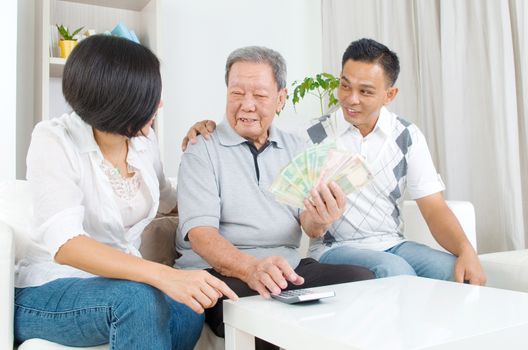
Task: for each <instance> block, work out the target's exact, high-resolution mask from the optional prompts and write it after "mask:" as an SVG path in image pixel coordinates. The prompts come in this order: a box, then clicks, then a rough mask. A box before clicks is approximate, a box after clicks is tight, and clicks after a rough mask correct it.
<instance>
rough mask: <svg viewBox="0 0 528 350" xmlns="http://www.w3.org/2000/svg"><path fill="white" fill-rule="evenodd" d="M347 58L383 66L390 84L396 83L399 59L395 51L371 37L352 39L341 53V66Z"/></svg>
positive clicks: (398, 72)
mask: <svg viewBox="0 0 528 350" xmlns="http://www.w3.org/2000/svg"><path fill="white" fill-rule="evenodd" d="M348 60H353V61H359V62H368V63H377V64H379V65H380V66H381V67H382V68H383V71H384V72H385V74H386V76H387V79H388V83H389V85H390V86H393V85H394V83H396V80H397V79H398V74H400V61H399V60H398V56H397V55H396V53H394V52H392V51H391V50H389V48H388V47H387V46H385V45H383V44H381V43H378V42H377V41H375V40H372V39H365V38H363V39H360V40H356V41H353V42H352V43H351V44H350V45H349V46H348V47H347V49H346V50H345V53H344V54H343V60H342V61H341V68H343V67H344V66H345V63H346V62H347V61H348Z"/></svg>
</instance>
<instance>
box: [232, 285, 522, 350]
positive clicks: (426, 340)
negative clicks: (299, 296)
mask: <svg viewBox="0 0 528 350" xmlns="http://www.w3.org/2000/svg"><path fill="white" fill-rule="evenodd" d="M315 289H318V288H315ZM319 289H333V290H335V292H336V297H334V298H328V299H324V300H321V301H319V302H317V303H315V304H308V305H302V304H297V305H288V304H283V303H280V302H278V301H276V300H265V299H263V298H261V297H260V296H254V297H247V298H241V299H240V300H239V301H237V302H232V301H224V322H225V329H226V339H225V340H226V350H234V349H237V350H238V349H244V350H246V349H254V337H255V336H256V337H259V338H262V339H265V340H267V341H269V342H271V343H274V344H276V345H279V346H281V347H282V348H285V349H288V350H290V349H303V350H305V349H331V350H339V349H376V350H382V349H391V350H397V349H450V350H453V349H455V350H456V349H464V350H468V349H471V350H473V349H479V350H480V349H508V350H509V349H528V293H521V292H514V291H509V290H503V289H495V288H488V287H477V286H471V285H464V284H458V283H453V282H445V281H437V280H431V279H426V278H419V277H412V276H398V277H391V278H385V279H378V280H369V281H362V282H355V283H346V284H339V285H333V286H328V287H321V288H319Z"/></svg>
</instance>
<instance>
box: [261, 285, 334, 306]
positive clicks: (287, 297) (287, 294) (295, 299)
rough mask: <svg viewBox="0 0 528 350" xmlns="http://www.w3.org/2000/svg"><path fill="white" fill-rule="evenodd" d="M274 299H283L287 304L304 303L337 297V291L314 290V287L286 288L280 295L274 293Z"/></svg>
mask: <svg viewBox="0 0 528 350" xmlns="http://www.w3.org/2000/svg"><path fill="white" fill-rule="evenodd" d="M271 297H272V298H273V299H277V300H278V301H282V302H283V303H287V304H296V303H304V302H307V301H316V300H319V299H323V298H330V297H335V292H334V291H333V290H329V291H314V290H312V289H306V288H305V289H295V290H285V291H283V292H282V293H280V294H278V295H274V294H272V295H271Z"/></svg>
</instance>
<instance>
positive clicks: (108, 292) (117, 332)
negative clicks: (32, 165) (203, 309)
mask: <svg viewBox="0 0 528 350" xmlns="http://www.w3.org/2000/svg"><path fill="white" fill-rule="evenodd" d="M203 322H204V317H203V315H200V314H197V313H195V312H194V311H192V310H191V309H190V308H188V307H187V306H185V305H183V304H180V303H178V302H176V301H174V300H172V299H171V298H169V297H168V296H166V295H165V294H164V293H162V292H161V291H159V290H158V289H156V288H154V287H151V286H149V285H146V284H143V283H138V282H132V281H125V280H118V279H108V278H100V277H94V278H61V279H58V280H55V281H52V282H49V283H46V284H44V285H42V286H39V287H29V288H16V290H15V339H16V341H18V342H23V341H25V340H27V339H31V338H41V339H46V340H49V341H52V342H55V343H59V344H63V345H69V346H95V345H100V344H105V343H110V347H109V348H110V349H112V350H113V349H116V350H117V349H127V350H130V349H156V350H158V349H192V348H193V347H194V345H195V344H196V342H197V341H198V338H199V337H200V333H201V330H202V326H203Z"/></svg>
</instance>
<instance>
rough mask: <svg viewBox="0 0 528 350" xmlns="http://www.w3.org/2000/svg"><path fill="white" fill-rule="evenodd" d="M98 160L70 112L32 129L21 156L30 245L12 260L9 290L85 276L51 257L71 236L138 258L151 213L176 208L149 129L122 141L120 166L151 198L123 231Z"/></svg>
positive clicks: (89, 134) (87, 133) (86, 129)
mask: <svg viewBox="0 0 528 350" xmlns="http://www.w3.org/2000/svg"><path fill="white" fill-rule="evenodd" d="M102 162H104V158H103V155H102V153H101V151H100V150H99V147H98V146H97V143H96V142H95V139H94V136H93V131H92V127H91V126H89V125H88V124H86V123H85V122H84V121H83V120H82V119H81V118H80V117H79V116H78V115H76V114H75V113H72V114H70V115H63V116H62V117H60V118H55V119H51V120H47V121H43V122H40V123H39V124H38V125H37V126H36V127H35V130H34V131H33V135H32V139H31V144H30V147H29V151H28V156H27V179H28V181H29V183H30V188H31V192H32V196H33V206H34V207H33V212H34V217H33V219H34V221H33V222H32V229H31V230H30V238H31V240H32V241H33V243H34V244H32V245H31V246H30V248H29V249H28V251H27V253H26V255H25V256H24V257H23V258H22V259H20V260H19V261H18V262H17V266H16V270H15V286H16V287H19V288H20V287H29V286H39V285H42V284H44V283H47V282H49V281H52V280H55V279H57V278H64V277H92V275H91V274H89V273H87V272H84V271H81V270H78V269H76V268H73V267H71V266H66V265H60V264H57V263H56V262H55V261H54V258H53V257H54V256H55V254H56V253H57V251H58V249H59V248H60V247H61V246H62V245H63V244H64V243H65V242H66V241H68V240H69V239H71V238H73V237H75V236H78V235H85V236H88V237H91V238H93V239H95V240H97V241H99V242H101V243H104V244H107V245H109V246H111V247H113V248H115V249H118V250H121V251H123V252H126V253H129V254H132V255H136V256H140V253H139V250H138V249H139V247H140V245H141V234H142V232H143V230H144V229H145V227H146V226H147V225H148V224H149V223H150V221H151V220H152V219H153V218H154V216H155V215H156V213H157V212H158V211H160V212H163V213H166V212H169V211H170V210H172V209H173V208H174V207H175V206H176V191H175V189H174V188H173V187H172V186H171V184H170V182H169V181H167V180H166V178H165V176H164V173H163V168H162V165H161V160H160V154H159V148H158V144H157V139H156V135H155V133H154V132H153V131H152V130H151V131H150V132H149V134H148V136H147V137H144V136H139V137H133V138H131V139H130V142H129V150H128V157H127V163H128V164H129V165H130V166H131V167H133V168H134V169H136V170H137V171H138V173H139V175H140V176H141V179H142V182H143V183H142V185H144V186H143V187H145V189H146V190H147V196H149V197H150V200H149V202H150V203H149V204H150V205H149V207H148V210H147V213H146V215H145V217H144V218H143V219H142V220H139V221H138V222H137V223H135V224H133V225H132V226H131V227H129V228H128V227H126V226H128V225H125V223H124V222H123V217H122V215H121V211H120V205H119V204H118V202H117V201H116V199H115V194H114V191H113V189H112V186H111V184H110V181H109V179H108V177H107V176H106V174H105V173H104V171H103V170H102V168H101V164H102Z"/></svg>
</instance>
